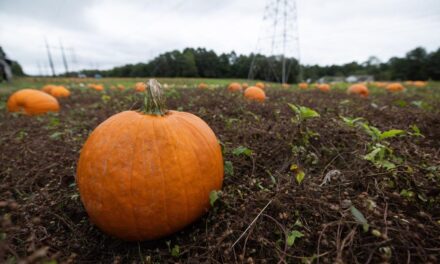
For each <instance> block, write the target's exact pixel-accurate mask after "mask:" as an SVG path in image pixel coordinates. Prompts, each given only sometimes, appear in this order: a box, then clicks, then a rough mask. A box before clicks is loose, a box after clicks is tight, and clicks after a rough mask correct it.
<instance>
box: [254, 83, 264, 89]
mask: <svg viewBox="0 0 440 264" xmlns="http://www.w3.org/2000/svg"><path fill="white" fill-rule="evenodd" d="M255 86H256V87H258V88H260V89H263V90H264V88H265V87H266V86H265V85H264V83H262V82H257V83H256V84H255Z"/></svg>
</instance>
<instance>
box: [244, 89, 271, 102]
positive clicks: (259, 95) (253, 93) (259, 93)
mask: <svg viewBox="0 0 440 264" xmlns="http://www.w3.org/2000/svg"><path fill="white" fill-rule="evenodd" d="M244 97H246V99H248V100H250V101H257V102H264V100H266V94H265V93H264V91H263V89H261V88H259V87H257V86H251V87H249V88H247V89H246V90H245V91H244Z"/></svg>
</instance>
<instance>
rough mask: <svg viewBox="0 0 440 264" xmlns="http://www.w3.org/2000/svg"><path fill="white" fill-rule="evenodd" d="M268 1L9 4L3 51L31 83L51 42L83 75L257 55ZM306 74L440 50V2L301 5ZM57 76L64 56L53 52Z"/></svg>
mask: <svg viewBox="0 0 440 264" xmlns="http://www.w3.org/2000/svg"><path fill="white" fill-rule="evenodd" d="M265 2H266V1H265V0H260V1H255V0H240V1H234V0H191V1H188V0H186V1H185V0H162V1H156V0H149V1H141V0H132V1H111V0H100V1H98V0H94V1H88V0H78V1H73V0H72V1H69V0H38V1H25V0H14V1H10V0H0V41H1V42H0V45H2V46H3V48H4V49H5V51H6V52H7V53H8V54H9V56H10V57H12V58H14V59H17V60H18V61H20V63H22V64H23V66H24V69H25V71H26V72H28V73H38V68H37V62H39V63H40V64H47V63H46V61H47V59H46V53H45V49H44V41H43V38H44V36H46V37H47V38H48V40H49V42H50V43H51V46H58V43H59V40H60V39H61V40H62V41H63V43H64V45H65V46H66V47H73V48H74V49H75V51H76V54H77V61H78V63H77V64H72V67H74V68H83V67H96V66H99V68H101V69H103V68H109V67H113V66H116V65H122V64H125V63H136V62H140V61H146V60H149V59H151V58H153V57H154V56H156V55H158V54H159V53H161V52H164V51H168V50H172V49H182V48H185V47H188V46H190V47H198V46H202V47H207V48H212V49H214V50H215V51H217V52H229V51H231V50H235V51H237V52H238V53H246V54H247V53H250V52H253V51H254V50H255V47H256V42H257V39H258V37H259V34H261V33H260V31H259V30H260V26H261V25H262V16H263V10H264V6H265ZM297 2H298V16H299V34H300V48H301V59H302V61H303V62H304V63H306V64H315V63H317V64H321V65H322V64H332V63H345V62H349V61H352V60H357V61H364V60H366V59H367V58H368V56H370V55H377V56H378V57H379V58H380V59H382V60H387V59H389V58H390V57H391V56H402V55H404V53H405V52H407V51H408V50H410V49H412V48H414V47H416V46H424V47H426V48H427V49H428V50H433V49H437V48H438V47H439V46H440V34H438V28H440V1H438V0H424V1H419V0H370V1H364V0H351V1H346V0H332V1H328V0H298V1H297ZM52 52H53V56H54V58H55V64H56V66H57V71H58V72H61V71H62V63H61V56H60V54H59V50H57V49H53V50H52Z"/></svg>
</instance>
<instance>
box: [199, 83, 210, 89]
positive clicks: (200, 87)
mask: <svg viewBox="0 0 440 264" xmlns="http://www.w3.org/2000/svg"><path fill="white" fill-rule="evenodd" d="M198 87H199V89H202V90H205V89H208V85H207V84H206V83H203V82H202V83H200V84H199V86H198Z"/></svg>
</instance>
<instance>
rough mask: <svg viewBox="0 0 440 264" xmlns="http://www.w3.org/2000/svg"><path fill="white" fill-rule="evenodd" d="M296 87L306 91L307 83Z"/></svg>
mask: <svg viewBox="0 0 440 264" xmlns="http://www.w3.org/2000/svg"><path fill="white" fill-rule="evenodd" d="M298 87H299V88H300V89H303V90H305V89H307V88H308V87H309V85H308V84H307V83H304V82H302V83H300V84H298Z"/></svg>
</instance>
